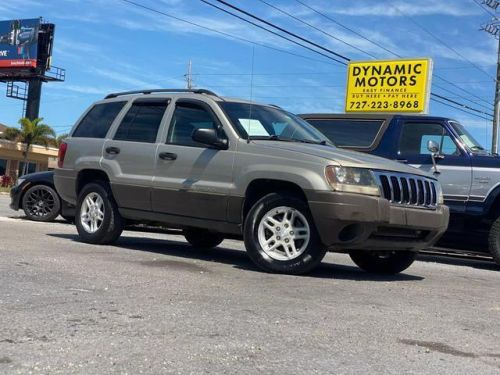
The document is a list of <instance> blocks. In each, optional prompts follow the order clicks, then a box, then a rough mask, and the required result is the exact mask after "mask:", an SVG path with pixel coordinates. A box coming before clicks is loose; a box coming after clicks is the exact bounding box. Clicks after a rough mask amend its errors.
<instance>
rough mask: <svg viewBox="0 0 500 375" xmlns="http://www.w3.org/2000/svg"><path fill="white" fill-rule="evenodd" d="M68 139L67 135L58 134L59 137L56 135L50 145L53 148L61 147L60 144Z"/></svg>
mask: <svg viewBox="0 0 500 375" xmlns="http://www.w3.org/2000/svg"><path fill="white" fill-rule="evenodd" d="M68 137H69V134H67V133H64V134H60V135H58V136H57V137H56V138H54V140H53V142H52V145H53V146H54V147H59V146H60V145H61V143H63V142H64V140H65V139H66V138H68Z"/></svg>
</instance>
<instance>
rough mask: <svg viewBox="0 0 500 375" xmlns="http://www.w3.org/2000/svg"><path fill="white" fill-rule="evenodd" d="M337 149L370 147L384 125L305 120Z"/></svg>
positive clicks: (346, 120) (381, 121)
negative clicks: (337, 147)
mask: <svg viewBox="0 0 500 375" xmlns="http://www.w3.org/2000/svg"><path fill="white" fill-rule="evenodd" d="M307 122H309V123H310V124H311V125H313V126H314V127H315V128H316V129H318V130H319V131H320V132H322V133H323V134H324V135H325V136H326V137H327V138H328V139H329V140H330V141H332V143H333V144H334V145H336V146H339V147H359V148H368V147H370V146H371V145H372V144H373V142H374V141H375V138H376V137H377V134H378V132H379V131H380V129H381V128H382V125H383V124H384V121H383V120H350V119H310V120H307Z"/></svg>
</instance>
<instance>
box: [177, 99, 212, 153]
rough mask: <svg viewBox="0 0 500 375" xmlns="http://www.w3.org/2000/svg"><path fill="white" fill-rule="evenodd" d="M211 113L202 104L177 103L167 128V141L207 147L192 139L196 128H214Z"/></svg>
mask: <svg viewBox="0 0 500 375" xmlns="http://www.w3.org/2000/svg"><path fill="white" fill-rule="evenodd" d="M216 128H217V126H216V124H215V122H214V119H213V117H212V114H211V113H209V112H207V110H205V109H204V108H203V107H202V106H200V105H197V104H193V103H178V104H177V106H176V108H175V112H174V115H173V117H172V122H171V123H170V128H169V130H168V136H167V143H172V144H176V145H183V146H192V147H207V146H206V145H203V144H201V143H198V142H195V141H193V138H192V136H193V132H194V131H195V130H197V129H216Z"/></svg>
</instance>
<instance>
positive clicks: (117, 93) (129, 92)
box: [104, 89, 218, 99]
mask: <svg viewBox="0 0 500 375" xmlns="http://www.w3.org/2000/svg"><path fill="white" fill-rule="evenodd" d="M160 92H192V93H194V94H206V95H213V96H218V95H217V94H216V93H214V92H213V91H210V90H205V89H152V90H136V91H124V92H115V93H112V94H109V95H106V97H105V98H104V99H111V98H116V97H117V96H123V95H133V94H144V95H147V94H153V93H160Z"/></svg>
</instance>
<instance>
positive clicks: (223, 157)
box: [152, 99, 235, 221]
mask: <svg viewBox="0 0 500 375" xmlns="http://www.w3.org/2000/svg"><path fill="white" fill-rule="evenodd" d="M200 128H211V129H217V130H218V131H219V134H220V136H222V137H225V134H224V131H223V130H222V126H221V124H220V122H219V120H218V119H217V117H216V115H215V114H214V113H213V111H212V109H211V108H210V106H209V105H208V104H207V103H205V102H202V101H198V100H185V99H183V100H178V101H177V102H176V103H175V110H174V111H173V114H172V118H171V120H170V126H169V128H168V133H167V135H166V140H165V142H163V143H162V144H160V145H159V147H158V150H157V153H156V169H155V177H154V180H153V195H152V205H153V211H156V212H161V213H165V214H170V215H180V216H185V217H193V218H201V219H211V220H217V221H226V219H227V204H228V195H229V193H230V190H231V186H232V183H233V160H234V155H235V152H234V147H235V145H234V144H231V143H230V144H229V149H228V150H218V149H214V148H210V147H209V146H207V145H204V144H201V143H198V142H195V141H194V140H193V139H192V135H193V132H194V131H195V130H196V129H200Z"/></svg>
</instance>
